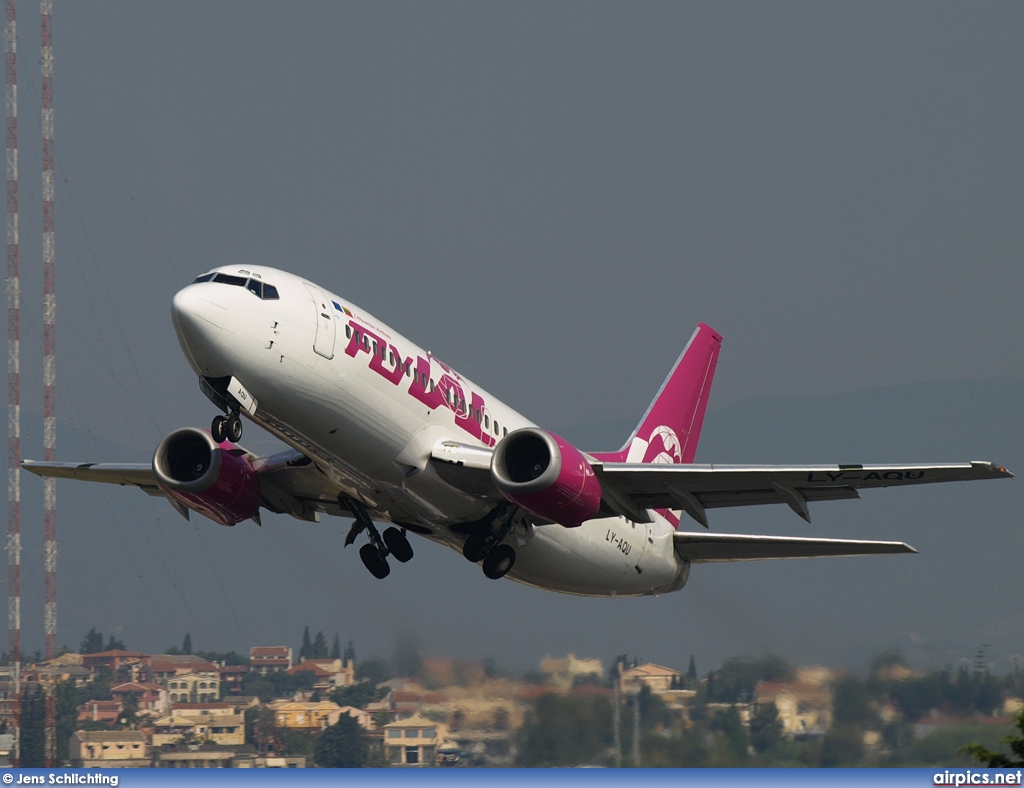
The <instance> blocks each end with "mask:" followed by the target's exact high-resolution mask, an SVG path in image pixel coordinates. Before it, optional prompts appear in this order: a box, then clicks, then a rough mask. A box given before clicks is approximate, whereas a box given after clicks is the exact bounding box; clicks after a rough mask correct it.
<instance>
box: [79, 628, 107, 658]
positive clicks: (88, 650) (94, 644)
mask: <svg viewBox="0 0 1024 788" xmlns="http://www.w3.org/2000/svg"><path fill="white" fill-rule="evenodd" d="M101 651H103V635H101V634H100V633H99V632H97V631H96V627H93V628H92V629H90V630H89V631H88V632H86V633H85V639H84V640H82V645H81V646H79V648H78V652H79V653H80V654H98V653H99V652H101Z"/></svg>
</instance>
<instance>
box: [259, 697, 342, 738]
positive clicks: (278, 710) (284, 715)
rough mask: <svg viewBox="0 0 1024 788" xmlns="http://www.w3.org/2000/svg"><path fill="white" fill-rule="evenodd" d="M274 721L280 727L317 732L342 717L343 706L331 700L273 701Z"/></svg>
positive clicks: (271, 705) (271, 707)
mask: <svg viewBox="0 0 1024 788" xmlns="http://www.w3.org/2000/svg"><path fill="white" fill-rule="evenodd" d="M269 708H270V709H271V710H272V711H273V712H274V722H275V724H276V725H277V727H278V728H290V729H291V730H299V731H307V732H309V733H316V732H317V731H322V730H323V729H324V728H329V727H330V726H331V725H334V723H336V722H337V721H338V719H339V717H341V706H339V705H338V704H337V703H334V702H332V701H329V700H325V701H319V702H303V701H297V700H282V701H277V702H275V703H271V704H270V705H269Z"/></svg>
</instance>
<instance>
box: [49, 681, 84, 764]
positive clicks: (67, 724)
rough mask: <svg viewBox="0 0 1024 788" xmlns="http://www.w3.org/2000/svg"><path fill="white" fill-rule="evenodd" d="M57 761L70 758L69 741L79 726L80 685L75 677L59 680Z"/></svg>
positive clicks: (56, 689) (57, 695)
mask: <svg viewBox="0 0 1024 788" xmlns="http://www.w3.org/2000/svg"><path fill="white" fill-rule="evenodd" d="M54 692H55V694H56V698H57V763H64V762H65V761H67V759H68V742H69V740H70V739H71V734H72V733H74V732H75V730H76V729H77V727H78V724H77V723H78V686H77V685H76V684H75V680H74V679H73V678H69V679H66V680H65V681H59V682H57V686H56V688H55V689H54Z"/></svg>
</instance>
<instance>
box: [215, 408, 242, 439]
mask: <svg viewBox="0 0 1024 788" xmlns="http://www.w3.org/2000/svg"><path fill="white" fill-rule="evenodd" d="M210 432H211V433H213V439H214V440H215V441H217V443H223V442H224V441H231V442H232V443H238V442H239V441H240V440H242V419H241V417H240V416H239V415H238V411H237V410H236V411H232V412H231V413H230V414H228V415H227V416H216V417H215V418H214V419H213V424H211V425H210Z"/></svg>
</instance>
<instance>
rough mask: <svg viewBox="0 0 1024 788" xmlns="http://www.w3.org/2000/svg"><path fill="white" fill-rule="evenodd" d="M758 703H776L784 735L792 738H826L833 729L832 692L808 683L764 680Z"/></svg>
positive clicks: (757, 691)
mask: <svg viewBox="0 0 1024 788" xmlns="http://www.w3.org/2000/svg"><path fill="white" fill-rule="evenodd" d="M754 703H755V705H761V704H765V703H774V704H775V708H776V709H778V711H779V722H781V723H782V731H783V733H784V734H785V735H786V736H788V737H790V738H805V737H811V736H824V735H825V734H826V733H827V732H828V731H829V729H831V727H832V692H831V691H830V690H829V688H828V685H826V684H824V683H817V682H813V683H812V682H806V681H760V682H758V684H757V687H756V688H755V689H754Z"/></svg>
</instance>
